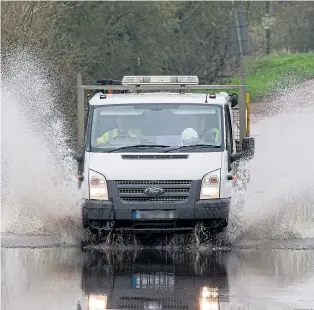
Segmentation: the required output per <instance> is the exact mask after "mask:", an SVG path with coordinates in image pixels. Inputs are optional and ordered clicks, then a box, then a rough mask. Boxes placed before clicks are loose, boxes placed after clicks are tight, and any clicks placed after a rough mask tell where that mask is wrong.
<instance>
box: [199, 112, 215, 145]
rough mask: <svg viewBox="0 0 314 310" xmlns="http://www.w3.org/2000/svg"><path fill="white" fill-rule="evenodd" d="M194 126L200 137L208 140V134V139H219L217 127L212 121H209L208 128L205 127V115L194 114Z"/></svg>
mask: <svg viewBox="0 0 314 310" xmlns="http://www.w3.org/2000/svg"><path fill="white" fill-rule="evenodd" d="M194 128H195V129H196V131H197V132H198V135H199V136H200V139H206V140H208V135H210V140H212V141H215V142H218V141H219V129H218V128H216V127H214V124H212V122H210V126H209V128H206V118H205V115H198V116H196V118H195V127H194ZM208 142H209V141H208Z"/></svg>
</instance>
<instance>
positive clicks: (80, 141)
mask: <svg viewBox="0 0 314 310" xmlns="http://www.w3.org/2000/svg"><path fill="white" fill-rule="evenodd" d="M81 86H82V75H81V73H78V74H77V148H78V151H79V152H81V151H82V150H83V148H84V88H83V87H81Z"/></svg>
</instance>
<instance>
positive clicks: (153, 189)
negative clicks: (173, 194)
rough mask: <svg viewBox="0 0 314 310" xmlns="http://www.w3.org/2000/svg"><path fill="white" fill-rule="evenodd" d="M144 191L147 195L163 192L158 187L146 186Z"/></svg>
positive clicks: (155, 195) (153, 195) (158, 194)
mask: <svg viewBox="0 0 314 310" xmlns="http://www.w3.org/2000/svg"><path fill="white" fill-rule="evenodd" d="M144 193H145V194H146V195H148V196H152V197H157V196H160V195H162V194H163V193H164V190H163V189H162V188H160V187H147V188H145V189H144Z"/></svg>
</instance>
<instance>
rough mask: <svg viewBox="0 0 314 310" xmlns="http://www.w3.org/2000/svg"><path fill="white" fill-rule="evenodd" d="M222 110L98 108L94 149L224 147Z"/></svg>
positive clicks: (213, 107)
mask: <svg viewBox="0 0 314 310" xmlns="http://www.w3.org/2000/svg"><path fill="white" fill-rule="evenodd" d="M222 123H223V122H222V108H221V106H219V105H217V106H216V105H210V106H209V105H208V104H207V105H205V104H170V103H163V104H128V105H122V104H121V105H114V106H113V105H111V106H110V105H108V106H96V107H95V108H94V113H93V121H92V126H91V127H92V128H91V132H90V141H91V147H92V148H94V149H99V150H103V151H106V150H112V149H114V148H120V147H123V146H131V145H136V144H151V145H167V146H169V147H178V146H182V145H185V144H186V143H190V144H193V143H194V144H208V145H214V146H216V147H217V146H221V145H222V137H223V136H222V129H223V126H222Z"/></svg>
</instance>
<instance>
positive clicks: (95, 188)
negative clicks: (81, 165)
mask: <svg viewBox="0 0 314 310" xmlns="http://www.w3.org/2000/svg"><path fill="white" fill-rule="evenodd" d="M89 197H90V199H98V200H108V187H107V181H106V178H105V177H104V176H103V175H102V174H100V173H98V172H96V171H94V170H89Z"/></svg>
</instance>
